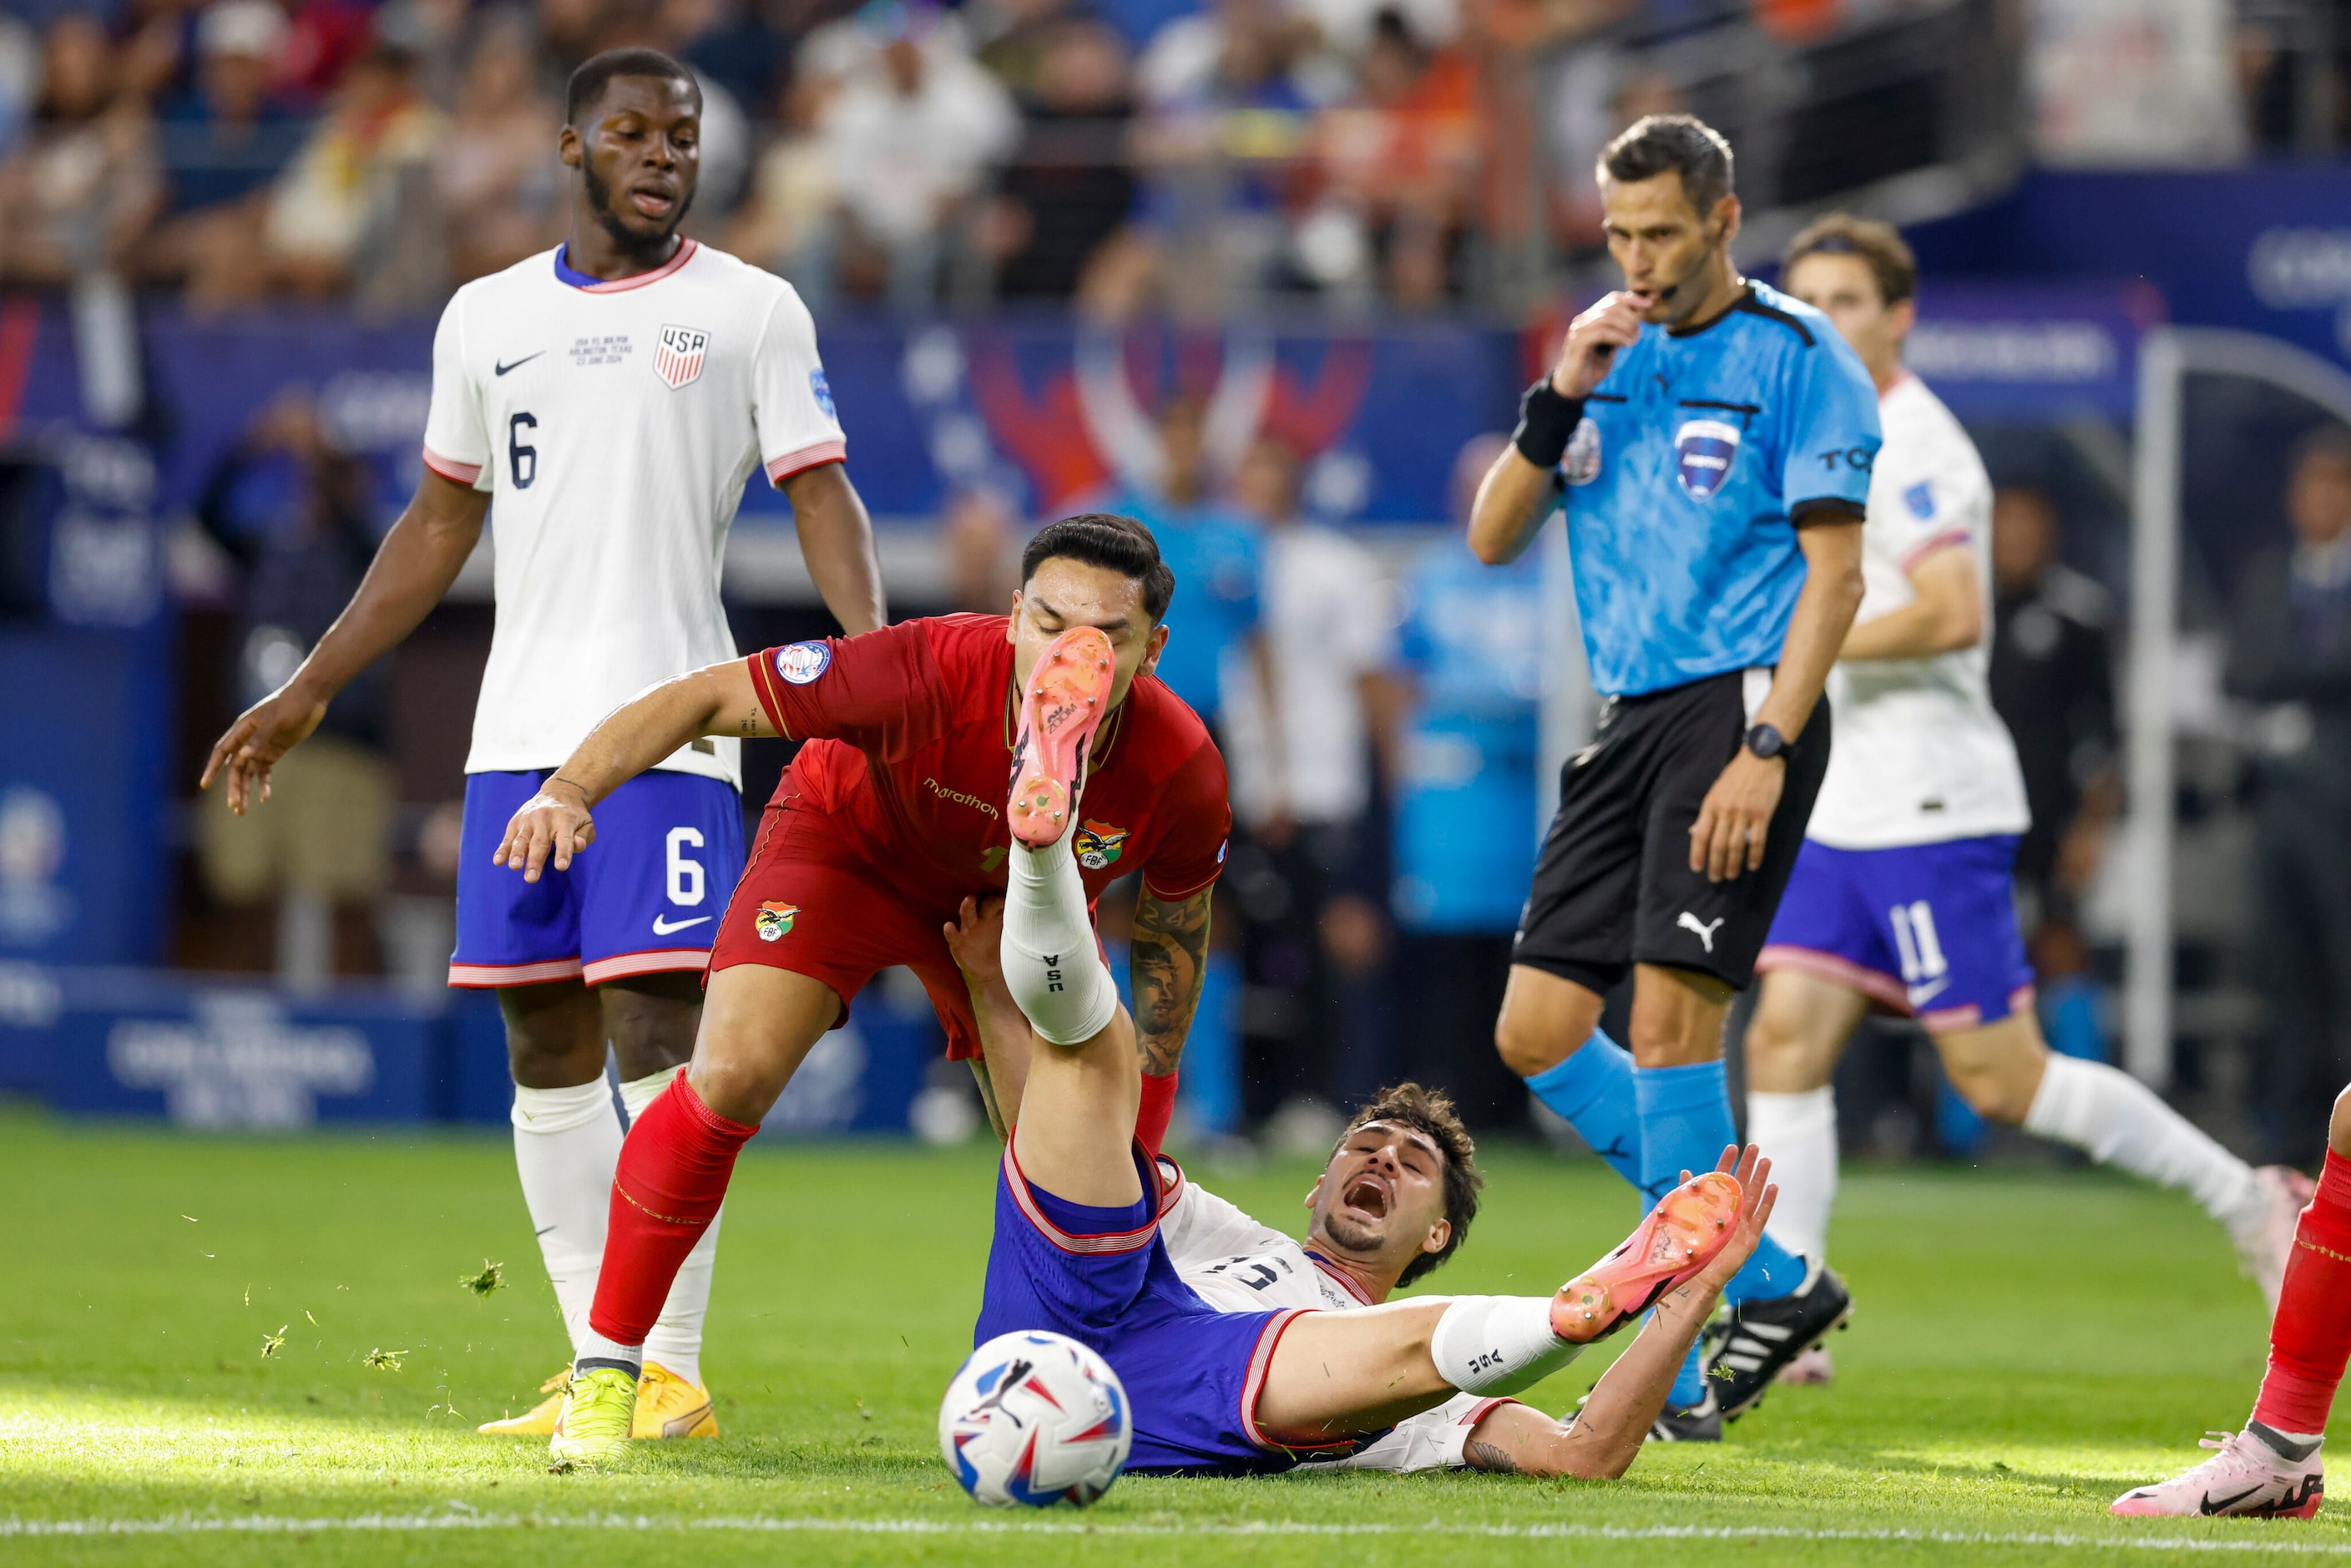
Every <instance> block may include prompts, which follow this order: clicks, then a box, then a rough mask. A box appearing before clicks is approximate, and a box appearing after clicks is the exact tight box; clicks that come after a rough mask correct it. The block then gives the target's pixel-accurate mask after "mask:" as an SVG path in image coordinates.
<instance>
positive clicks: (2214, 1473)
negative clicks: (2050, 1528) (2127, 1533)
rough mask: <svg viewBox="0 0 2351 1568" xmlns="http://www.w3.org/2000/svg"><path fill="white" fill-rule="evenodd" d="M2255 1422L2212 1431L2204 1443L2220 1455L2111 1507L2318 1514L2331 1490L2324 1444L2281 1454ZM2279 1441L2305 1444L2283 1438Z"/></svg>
mask: <svg viewBox="0 0 2351 1568" xmlns="http://www.w3.org/2000/svg"><path fill="white" fill-rule="evenodd" d="M2255 1426H2256V1424H2254V1423H2248V1424H2247V1426H2246V1428H2245V1430H2243V1431H2241V1432H2212V1433H2208V1434H2207V1435H2206V1436H2205V1437H2204V1438H2203V1447H2205V1448H2218V1449H2219V1450H2220V1452H2219V1453H2217V1454H2214V1455H2213V1456H2212V1457H2211V1458H2209V1459H2207V1460H2205V1461H2204V1462H2203V1463H2202V1464H2200V1465H2198V1466H2197V1467H2196V1468H2195V1469H2190V1470H2183V1471H2181V1472H2180V1473H2179V1474H2178V1475H2176V1476H2174V1477H2172V1478H2171V1479H2169V1480H2168V1481H2158V1482H2156V1483H2155V1485H2153V1486H2151V1487H2141V1488H2139V1489H2138V1490H2137V1491H2127V1492H2125V1493H2123V1495H2122V1496H2120V1497H2118V1498H2116V1499H2115V1501H2114V1507H2113V1509H2112V1510H2111V1511H2112V1512H2115V1513H2118V1514H2122V1515H2124V1516H2125V1517H2126V1518H2130V1517H2137V1518H2146V1519H2199V1518H2213V1519H2312V1518H2315V1517H2316V1516H2317V1513H2318V1505H2319V1502H2320V1501H2321V1500H2323V1499H2324V1497H2325V1492H2326V1482H2325V1477H2324V1475H2323V1473H2322V1472H2321V1470H2320V1469H2319V1463H2318V1445H2317V1444H2316V1443H2312V1444H2311V1445H2309V1447H2308V1448H2305V1449H2304V1451H2303V1453H2302V1455H2301V1457H2300V1458H2294V1457H2293V1456H2290V1455H2288V1454H2284V1453H2281V1452H2279V1450H2278V1448H2276V1447H2275V1446H2274V1445H2273V1443H2272V1442H2271V1441H2270V1440H2269V1439H2267V1438H2266V1437H2263V1436H2262V1431H2257V1430H2255ZM2263 1430H2266V1429H2265V1428H2264V1429H2263ZM2276 1441H2277V1442H2278V1443H2284V1444H2285V1446H2286V1447H2288V1448H2295V1447H2299V1445H2296V1444H2293V1443H2290V1442H2287V1441H2286V1439H2284V1438H2283V1437H2279V1438H2278V1439H2276Z"/></svg>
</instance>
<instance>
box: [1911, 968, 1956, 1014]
mask: <svg viewBox="0 0 2351 1568" xmlns="http://www.w3.org/2000/svg"><path fill="white" fill-rule="evenodd" d="M1950 983H1951V977H1949V975H1946V976H1944V977H1942V978H1941V979H1939V980H1937V981H1936V982H1935V983H1934V984H1933V985H1931V986H1912V987H1911V988H1910V1005H1911V1006H1912V1007H1914V1008H1923V1007H1925V1006H1926V1005H1927V1004H1928V1002H1931V1001H1933V1000H1934V999H1935V998H1937V997H1939V996H1941V995H1942V994H1943V988H1944V987H1946V986H1948V985H1949V984H1950Z"/></svg>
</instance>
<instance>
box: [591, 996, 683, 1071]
mask: <svg viewBox="0 0 2351 1568" xmlns="http://www.w3.org/2000/svg"><path fill="white" fill-rule="evenodd" d="M597 997H598V999H599V1000H600V1001H601V1003H602V1004H603V1018H604V1030H605V1032H606V1033H607V1034H608V1035H610V1036H611V1041H612V1054H613V1056H614V1057H615V1058H617V1059H618V1061H619V1062H620V1068H621V1077H622V1079H623V1080H624V1081H625V1080H630V1079H637V1078H645V1077H649V1076H651V1075H652V1074H653V1073H656V1072H664V1071H668V1070H669V1069H671V1068H674V1067H678V1066H682V1065H683V1064H684V1062H685V1061H688V1060H689V1059H690V1058H692V1056H693V1055H694V1037H695V1029H696V1028H697V1026H698V1025H699V1024H700V1022H701V1020H702V982H701V977H700V976H698V975H691V974H684V973H679V974H670V975H643V976H636V977H632V978H630V979H627V980H615V981H612V982H611V983H610V984H607V985H604V986H601V987H599V988H597Z"/></svg>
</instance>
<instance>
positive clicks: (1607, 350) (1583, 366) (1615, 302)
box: [1551, 288, 1649, 397]
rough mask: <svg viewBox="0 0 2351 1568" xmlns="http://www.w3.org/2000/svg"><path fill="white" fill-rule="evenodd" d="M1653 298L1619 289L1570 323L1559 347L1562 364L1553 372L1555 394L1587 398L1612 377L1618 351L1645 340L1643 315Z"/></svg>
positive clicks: (1552, 387) (1552, 382)
mask: <svg viewBox="0 0 2351 1568" xmlns="http://www.w3.org/2000/svg"><path fill="white" fill-rule="evenodd" d="M1647 308H1649V297H1648V296H1647V295H1646V294H1634V293H1630V292H1627V291H1626V290H1625V289H1621V288H1620V289H1617V290H1616V291H1615V292H1614V293H1613V294H1604V295H1602V296H1601V297H1600V301H1599V303H1598V304H1596V305H1594V306H1593V307H1592V308H1590V309H1588V310H1586V311H1585V312H1584V313H1583V315H1581V316H1578V317H1577V318H1576V319H1574V320H1573V321H1572V322H1570V323H1568V328H1567V338H1566V340H1565V341H1563V342H1562V343H1561V344H1560V346H1559V363H1558V365H1557V366H1555V367H1554V368H1553V369H1552V372H1551V390H1552V391H1553V392H1557V393H1559V395H1560V396H1562V397H1584V396H1587V395H1589V394H1590V392H1591V391H1592V389H1593V387H1596V386H1598V385H1599V384H1600V383H1601V382H1603V381H1605V380H1606V379H1607V376H1608V367H1609V366H1610V365H1611V364H1613V363H1614V362H1615V359H1616V350H1619V349H1629V348H1631V347H1632V346H1633V344H1634V343H1635V341H1636V340H1638V339H1639V338H1640V336H1641V313H1642V312H1643V311H1645V310H1646V309H1647Z"/></svg>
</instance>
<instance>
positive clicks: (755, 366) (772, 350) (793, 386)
mask: <svg viewBox="0 0 2351 1568" xmlns="http://www.w3.org/2000/svg"><path fill="white" fill-rule="evenodd" d="M751 417H752V420H753V423H755V424H756V425H757V426H758V434H759V462H760V465H761V466H762V467H763V468H765V469H766V470H767V475H768V484H770V485H780V484H782V483H783V482H784V481H785V480H787V479H789V478H790V477H791V476H793V475H795V474H798V473H800V472H802V471H804V470H806V469H810V468H814V467H817V466H819V465H822V464H826V463H839V462H841V461H843V460H844V459H845V458H846V457H847V456H848V455H849V444H848V442H847V441H846V439H844V438H843V436H842V435H841V421H840V419H839V417H838V416H837V415H836V414H835V413H834V412H833V406H832V389H831V387H830V386H829V385H827V384H826V382H825V379H824V362H823V361H822V360H820V358H819V357H818V355H817V350H816V322H815V321H814V320H813V319H811V318H810V315H809V309H808V307H807V306H806V305H804V304H802V303H801V302H800V297H799V294H798V293H797V292H795V291H794V290H792V289H791V288H789V287H786V288H781V289H778V290H777V293H776V302H775V304H774V305H773V306H772V307H771V308H769V309H768V320H767V325H766V327H765V329H763V330H762V331H761V332H760V335H759V346H758V349H757V350H755V351H754V354H753V357H752V365H751Z"/></svg>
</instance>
